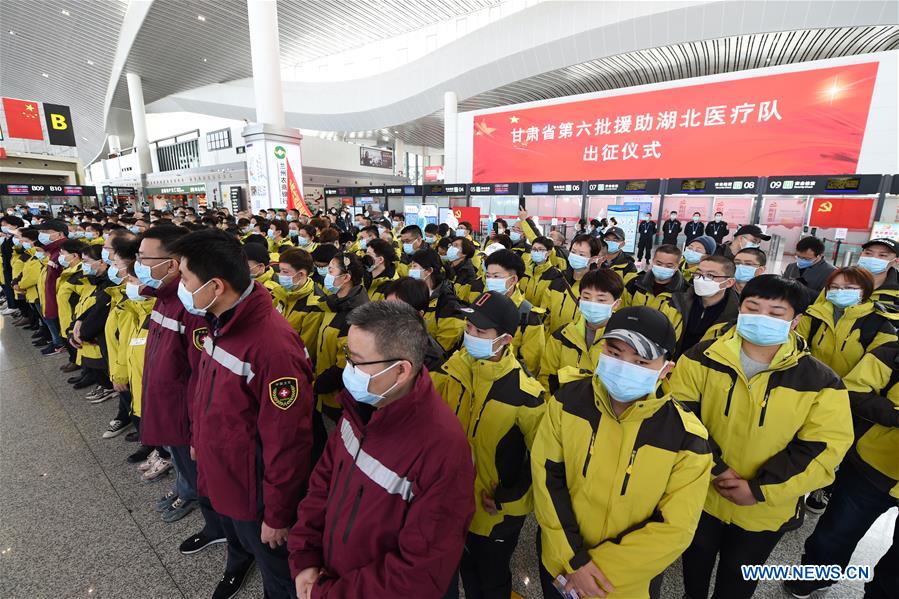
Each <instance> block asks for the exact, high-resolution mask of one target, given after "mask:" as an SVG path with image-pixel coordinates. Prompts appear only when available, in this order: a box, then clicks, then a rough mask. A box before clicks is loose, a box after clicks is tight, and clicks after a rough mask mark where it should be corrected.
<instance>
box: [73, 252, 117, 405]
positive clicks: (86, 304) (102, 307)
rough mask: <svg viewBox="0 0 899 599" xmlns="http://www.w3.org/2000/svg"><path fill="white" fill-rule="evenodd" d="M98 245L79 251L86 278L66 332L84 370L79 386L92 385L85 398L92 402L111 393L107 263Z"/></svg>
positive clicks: (101, 399) (102, 398)
mask: <svg viewBox="0 0 899 599" xmlns="http://www.w3.org/2000/svg"><path fill="white" fill-rule="evenodd" d="M101 249H102V248H101V247H100V246H97V245H92V246H85V248H84V249H83V251H82V253H81V269H82V272H83V273H84V275H85V277H86V279H87V280H86V281H85V283H84V286H83V287H82V293H81V295H80V297H79V300H78V305H77V306H76V307H75V310H74V312H73V315H72V318H73V319H74V321H75V323H74V325H73V326H72V333H71V335H70V336H69V338H70V340H71V341H70V342H71V343H72V345H74V346H75V347H76V348H77V350H78V357H77V363H78V364H79V365H80V366H81V369H82V370H83V371H84V377H83V380H82V382H81V383H79V387H84V386H85V385H84V383H88V384H95V385H96V388H95V389H94V390H93V391H91V392H90V393H89V394H88V395H87V397H86V398H85V399H88V400H89V401H91V402H92V403H100V402H101V401H105V400H107V399H109V398H110V397H111V396H112V395H113V394H114V393H115V392H114V391H113V388H112V382H111V381H110V380H109V362H108V360H107V358H108V356H107V348H106V334H105V327H106V320H107V317H108V316H109V303H110V296H109V295H108V294H107V293H106V288H107V287H109V286H111V285H112V282H111V281H110V280H109V278H108V277H107V276H106V269H107V268H108V265H107V264H106V263H105V262H103V260H102V259H101ZM88 290H90V292H88Z"/></svg>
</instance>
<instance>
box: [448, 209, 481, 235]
mask: <svg viewBox="0 0 899 599" xmlns="http://www.w3.org/2000/svg"><path fill="white" fill-rule="evenodd" d="M453 216H455V217H456V220H457V221H459V222H460V223H461V222H467V223H471V226H472V230H473V231H475V232H477V231H479V230H480V228H481V209H480V208H479V207H477V206H474V207H471V206H454V207H453Z"/></svg>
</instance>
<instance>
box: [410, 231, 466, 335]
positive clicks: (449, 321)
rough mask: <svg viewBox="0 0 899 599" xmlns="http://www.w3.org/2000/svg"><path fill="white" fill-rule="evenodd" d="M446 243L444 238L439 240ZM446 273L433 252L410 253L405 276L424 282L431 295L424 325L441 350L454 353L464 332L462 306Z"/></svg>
mask: <svg viewBox="0 0 899 599" xmlns="http://www.w3.org/2000/svg"><path fill="white" fill-rule="evenodd" d="M444 241H448V239H447V238H446V237H444V238H443V240H442V241H441V243H442V242H444ZM445 274H446V270H445V269H444V266H443V264H442V263H441V258H440V256H439V255H438V254H437V252H435V251H434V250H418V251H417V252H415V253H414V254H412V259H411V262H410V263H409V276H410V277H412V278H413V279H419V280H421V281H424V282H425V283H426V284H427V286H428V291H429V292H430V294H431V297H430V300H429V301H428V309H427V311H426V312H425V326H427V328H428V334H429V335H431V337H433V338H434V339H436V340H437V342H438V343H439V344H440V346H441V347H442V348H443V350H444V351H455V350H456V349H457V348H458V347H459V343H460V342H461V341H462V334H463V332H464V331H465V315H464V314H463V313H462V311H461V308H462V307H463V306H464V305H465V304H464V302H462V301H461V300H460V299H459V297H458V296H457V295H456V291H455V288H454V286H453V283H452V281H448V280H446V278H445Z"/></svg>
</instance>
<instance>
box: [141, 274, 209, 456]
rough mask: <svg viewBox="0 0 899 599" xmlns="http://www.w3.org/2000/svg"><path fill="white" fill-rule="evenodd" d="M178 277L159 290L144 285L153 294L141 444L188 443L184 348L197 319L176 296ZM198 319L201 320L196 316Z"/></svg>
mask: <svg viewBox="0 0 899 599" xmlns="http://www.w3.org/2000/svg"><path fill="white" fill-rule="evenodd" d="M180 280H181V278H180V277H176V278H175V279H172V280H171V281H169V282H168V283H166V284H165V285H163V286H162V287H160V288H159V289H150V288H149V287H144V288H143V290H142V291H143V292H144V293H146V294H147V295H150V294H152V295H155V296H156V305H155V306H153V311H152V312H150V326H149V331H148V333H147V348H146V353H145V357H144V376H143V382H142V383H141V385H142V399H141V402H142V406H141V410H142V414H141V421H140V438H141V443H143V444H144V445H174V446H181V445H189V444H190V419H189V412H190V410H189V406H188V404H189V397H190V396H189V395H188V394H187V387H188V383H189V381H190V375H191V366H190V361H189V360H188V353H187V347H188V343H190V342H191V341H190V340H189V339H188V334H187V332H188V325H191V324H192V323H193V322H195V321H196V320H197V317H195V316H192V315H191V314H189V313H188V312H187V310H185V309H184V305H183V304H182V303H181V300H180V299H178V283H179V281H180ZM200 320H202V319H200Z"/></svg>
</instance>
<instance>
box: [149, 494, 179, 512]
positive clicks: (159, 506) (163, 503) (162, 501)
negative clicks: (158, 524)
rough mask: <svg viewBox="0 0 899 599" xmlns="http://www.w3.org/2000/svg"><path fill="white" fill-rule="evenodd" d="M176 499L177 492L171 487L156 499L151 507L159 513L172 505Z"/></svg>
mask: <svg viewBox="0 0 899 599" xmlns="http://www.w3.org/2000/svg"><path fill="white" fill-rule="evenodd" d="M176 499H178V493H176V492H175V490H174V489H172V490H171V491H169V492H168V493H166V494H165V495H163V496H162V497H160V498H159V499H157V500H156V505H154V506H153V509H154V510H156V511H157V512H159V513H160V514H161V513H163V512H164V511H166V510H167V509H169V508H170V507H172V503H174V502H175V500H176Z"/></svg>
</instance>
